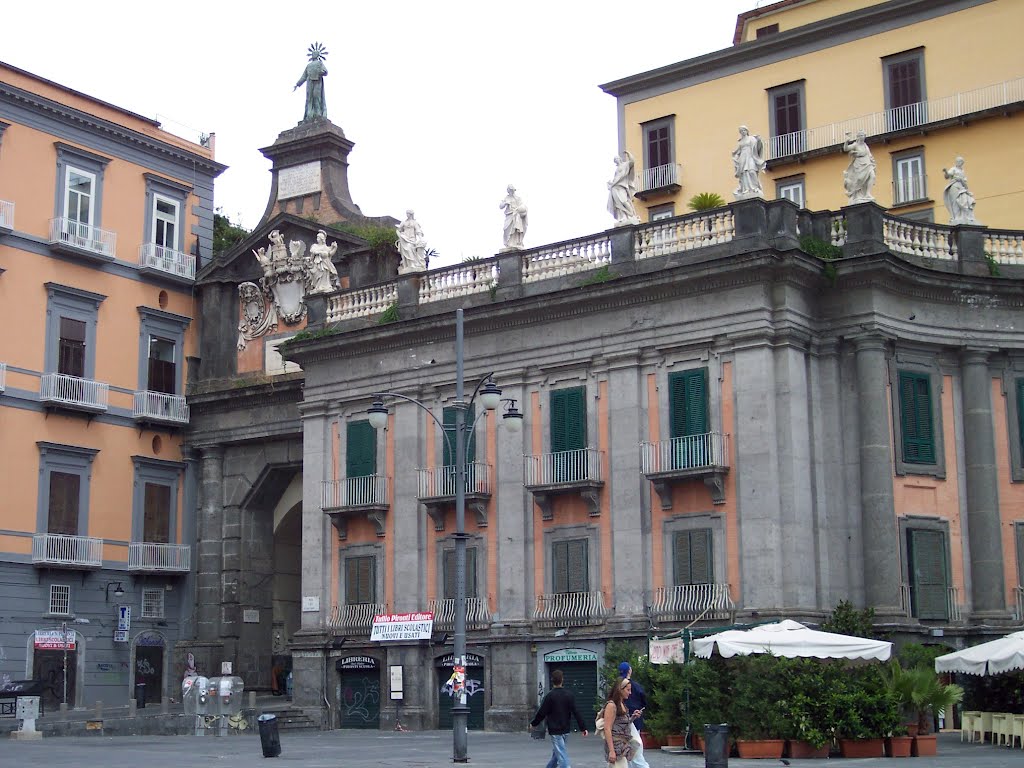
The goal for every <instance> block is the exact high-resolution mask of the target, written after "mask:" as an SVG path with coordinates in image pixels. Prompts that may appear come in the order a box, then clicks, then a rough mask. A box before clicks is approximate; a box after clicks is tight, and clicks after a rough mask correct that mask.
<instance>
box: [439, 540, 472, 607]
mask: <svg viewBox="0 0 1024 768" xmlns="http://www.w3.org/2000/svg"><path fill="white" fill-rule="evenodd" d="M466 597H476V547H466ZM444 598H445V600H454V599H455V550H454V549H448V550H445V553H444Z"/></svg>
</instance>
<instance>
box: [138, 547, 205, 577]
mask: <svg viewBox="0 0 1024 768" xmlns="http://www.w3.org/2000/svg"><path fill="white" fill-rule="evenodd" d="M191 565H192V547H190V546H188V545H187V544H154V543H153V542H149V541H133V542H130V543H129V544H128V570H129V571H137V572H138V571H144V572H146V573H188V571H189V569H190V568H191Z"/></svg>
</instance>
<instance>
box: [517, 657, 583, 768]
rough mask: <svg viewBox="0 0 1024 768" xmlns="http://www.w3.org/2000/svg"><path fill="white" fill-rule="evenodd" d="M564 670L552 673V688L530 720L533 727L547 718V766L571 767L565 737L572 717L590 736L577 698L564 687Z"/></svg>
mask: <svg viewBox="0 0 1024 768" xmlns="http://www.w3.org/2000/svg"><path fill="white" fill-rule="evenodd" d="M564 679H565V678H564V676H563V675H562V670H560V669H556V670H555V671H554V672H552V673H551V690H550V691H548V695H547V696H545V697H544V700H543V701H542V702H541V703H540V708H539V709H538V710H537V714H536V715H534V716H533V720H532V721H531V722H530V727H531V728H536V727H537V726H538V725H540V721H541V720H545V719H546V720H547V725H548V733H550V734H551V759H550V760H548V764H547V768H571V766H570V765H569V753H568V752H566V750H565V737H566V736H567V735H568V734H569V726H570V722H569V721H570V717H575V718H576V724H577V725H579V727H580V730H581V731H583V735H584V736H589V735H590V732H589V731H588V730H587V726H586V724H585V723H584V722H583V715H581V714H580V710H579V707H577V706H576V698H575V697H574V696H573V695H572V691H567V690H565V689H564V688H563V687H562V683H563V681H564Z"/></svg>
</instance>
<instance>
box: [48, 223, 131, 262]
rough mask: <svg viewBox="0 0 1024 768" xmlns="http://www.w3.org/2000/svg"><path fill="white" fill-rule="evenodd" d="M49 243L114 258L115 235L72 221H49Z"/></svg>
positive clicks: (114, 233)
mask: <svg viewBox="0 0 1024 768" xmlns="http://www.w3.org/2000/svg"><path fill="white" fill-rule="evenodd" d="M50 243H52V244H61V245H69V246H72V247H74V248H80V249H82V250H85V251H92V252H93V253H97V254H99V255H101V256H108V257H110V258H114V254H115V251H116V246H117V233H116V232H109V231H107V230H105V229H100V228H99V227H93V226H90V225H89V224H84V223H82V222H81V221H75V220H74V219H66V218H63V217H59V218H56V219H50Z"/></svg>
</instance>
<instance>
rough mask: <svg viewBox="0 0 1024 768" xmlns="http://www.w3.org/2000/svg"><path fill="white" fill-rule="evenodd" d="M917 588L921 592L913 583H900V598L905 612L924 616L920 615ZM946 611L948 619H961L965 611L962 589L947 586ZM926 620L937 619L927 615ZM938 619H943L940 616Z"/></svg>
mask: <svg viewBox="0 0 1024 768" xmlns="http://www.w3.org/2000/svg"><path fill="white" fill-rule="evenodd" d="M915 589H916V590H918V592H920V589H919V588H918V587H914V586H913V585H911V584H900V600H901V602H902V607H903V612H904V614H905V615H906V616H907V617H912V618H922V617H921V616H920V613H921V608H920V606H919V605H918V604H917V602H918V601H917V600H916V596H915ZM928 589H929V590H936V591H937V590H941V589H943V588H942V587H928ZM944 589H945V602H946V605H945V612H946V616H945V617H944V618H945V620H946V621H961V619H962V616H963V611H962V609H961V606H960V590H959V589H958V588H957V587H945V588H944ZM924 619H925V621H929V620H936V619H935V617H931V616H926V617H924ZM938 620H940V621H941V620H942V618H939V619H938Z"/></svg>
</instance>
